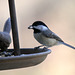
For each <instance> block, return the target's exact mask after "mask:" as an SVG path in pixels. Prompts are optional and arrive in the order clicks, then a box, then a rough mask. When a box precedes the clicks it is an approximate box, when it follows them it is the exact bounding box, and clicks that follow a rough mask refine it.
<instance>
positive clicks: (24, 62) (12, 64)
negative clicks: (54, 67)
mask: <svg viewBox="0 0 75 75" xmlns="http://www.w3.org/2000/svg"><path fill="white" fill-rule="evenodd" d="M20 50H21V54H22V55H19V56H9V57H0V70H9V69H17V68H24V67H30V66H35V65H37V64H39V63H41V62H43V61H44V60H45V58H46V57H47V55H48V54H49V53H51V50H49V49H45V50H44V49H38V50H34V49H33V48H25V49H20ZM8 51H13V49H8Z"/></svg>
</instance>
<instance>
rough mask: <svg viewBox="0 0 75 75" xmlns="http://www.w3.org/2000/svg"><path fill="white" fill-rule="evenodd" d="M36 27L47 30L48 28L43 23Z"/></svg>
mask: <svg viewBox="0 0 75 75" xmlns="http://www.w3.org/2000/svg"><path fill="white" fill-rule="evenodd" d="M35 28H36V29H39V30H47V29H48V28H47V27H46V26H43V25H39V26H36V27H35Z"/></svg>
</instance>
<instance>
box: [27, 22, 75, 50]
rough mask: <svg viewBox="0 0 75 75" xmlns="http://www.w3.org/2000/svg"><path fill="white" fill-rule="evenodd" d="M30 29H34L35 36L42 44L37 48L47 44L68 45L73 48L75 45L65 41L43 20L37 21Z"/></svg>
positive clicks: (50, 45) (47, 46)
mask: <svg viewBox="0 0 75 75" xmlns="http://www.w3.org/2000/svg"><path fill="white" fill-rule="evenodd" d="M28 29H33V31H34V32H33V34H34V38H35V39H36V40H37V41H38V42H39V43H40V44H41V45H40V46H38V47H36V48H40V47H42V46H46V48H49V47H52V46H56V45H60V44H63V45H66V46H68V47H70V48H72V49H75V47H73V46H71V45H69V44H67V43H65V42H64V41H63V40H62V39H61V38H60V37H59V36H58V35H56V34H55V33H54V32H52V31H51V30H50V29H49V28H48V26H47V25H46V24H45V23H44V22H42V21H35V22H34V23H33V24H32V25H30V26H29V27H28Z"/></svg>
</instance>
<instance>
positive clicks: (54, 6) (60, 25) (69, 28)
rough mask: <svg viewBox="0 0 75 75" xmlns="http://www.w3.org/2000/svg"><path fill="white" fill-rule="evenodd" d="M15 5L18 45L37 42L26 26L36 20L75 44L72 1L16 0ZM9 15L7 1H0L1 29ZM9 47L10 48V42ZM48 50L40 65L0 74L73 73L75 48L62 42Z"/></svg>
mask: <svg viewBox="0 0 75 75" xmlns="http://www.w3.org/2000/svg"><path fill="white" fill-rule="evenodd" d="M15 4H16V5H15V6H16V14H17V22H18V31H19V40H20V47H21V48H33V47H36V46H38V45H40V44H39V43H38V42H37V41H36V40H35V39H34V37H33V31H32V30H28V29H27V27H28V26H29V25H31V24H32V23H33V22H34V21H36V20H41V21H43V22H45V23H46V24H47V25H48V27H49V28H50V29H51V30H52V31H53V32H55V33H56V34H57V35H58V36H60V37H61V38H62V39H63V40H64V41H65V42H67V43H69V44H71V45H73V46H75V0H15ZM8 17H9V5H8V0H0V31H2V30H3V27H4V23H5V21H6V19H7V18H8ZM11 36H12V34H11ZM9 48H13V42H12V43H11V45H10V47H9ZM50 49H51V50H52V53H51V54H49V55H48V57H47V58H46V60H45V61H44V62H42V63H41V64H39V65H37V66H34V67H28V68H21V69H16V70H6V71H0V75H10V74H11V75H75V50H73V49H71V48H68V47H66V46H64V45H59V46H54V47H51V48H50Z"/></svg>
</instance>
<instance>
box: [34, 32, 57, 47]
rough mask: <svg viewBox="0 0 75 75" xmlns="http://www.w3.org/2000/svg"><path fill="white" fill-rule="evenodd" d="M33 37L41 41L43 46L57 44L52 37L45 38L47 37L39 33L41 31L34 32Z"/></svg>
mask: <svg viewBox="0 0 75 75" xmlns="http://www.w3.org/2000/svg"><path fill="white" fill-rule="evenodd" d="M34 37H35V39H36V40H37V41H38V42H39V43H41V44H43V45H45V46H49V47H51V46H53V45H56V44H58V41H57V40H55V39H52V38H47V37H45V36H43V35H41V33H37V34H34Z"/></svg>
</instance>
